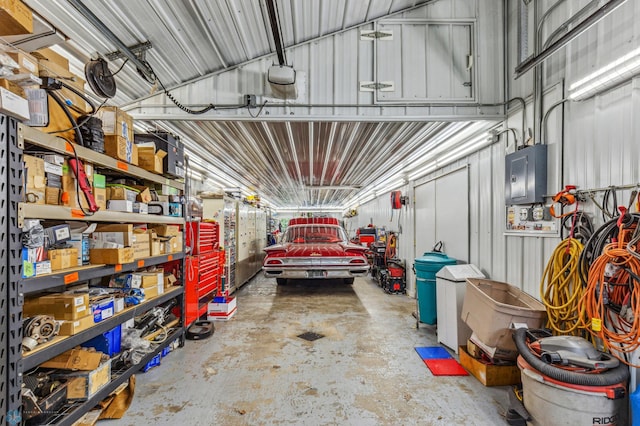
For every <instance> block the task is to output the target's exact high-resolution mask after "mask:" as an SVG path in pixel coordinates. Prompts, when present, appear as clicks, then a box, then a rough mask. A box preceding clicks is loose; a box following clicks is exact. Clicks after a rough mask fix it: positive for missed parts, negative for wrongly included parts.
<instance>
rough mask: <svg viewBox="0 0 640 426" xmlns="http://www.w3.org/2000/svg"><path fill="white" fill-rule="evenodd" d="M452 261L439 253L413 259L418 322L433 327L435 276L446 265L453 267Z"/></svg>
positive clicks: (435, 319) (454, 262) (434, 318)
mask: <svg viewBox="0 0 640 426" xmlns="http://www.w3.org/2000/svg"><path fill="white" fill-rule="evenodd" d="M456 263H457V261H456V259H453V258H451V257H449V256H447V255H446V254H444V253H441V252H427V253H425V254H423V255H422V257H418V258H416V259H415V263H414V264H413V267H414V270H415V273H416V297H417V299H418V320H419V321H420V322H422V323H425V324H430V325H433V324H435V323H436V321H437V319H438V315H437V310H436V274H437V273H438V271H440V269H442V268H443V267H445V266H447V265H455V264H456Z"/></svg>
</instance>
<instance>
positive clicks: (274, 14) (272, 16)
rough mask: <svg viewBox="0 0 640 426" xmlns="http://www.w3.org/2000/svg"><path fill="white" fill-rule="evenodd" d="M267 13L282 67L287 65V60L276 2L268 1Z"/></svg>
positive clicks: (273, 0)
mask: <svg viewBox="0 0 640 426" xmlns="http://www.w3.org/2000/svg"><path fill="white" fill-rule="evenodd" d="M267 11H268V13H269V24H270V25H271V35H272V36H273V43H274V44H275V45H276V54H277V55H278V63H279V64H280V66H281V67H282V66H285V65H287V58H286V56H285V54H284V44H283V42H282V37H281V36H280V33H281V30H280V22H279V21H278V11H277V8H276V4H275V0H267Z"/></svg>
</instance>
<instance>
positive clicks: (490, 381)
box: [458, 346, 520, 386]
mask: <svg viewBox="0 0 640 426" xmlns="http://www.w3.org/2000/svg"><path fill="white" fill-rule="evenodd" d="M458 355H459V357H460V364H461V365H462V366H463V367H464V368H465V370H467V371H468V372H469V373H471V375H472V376H474V377H475V378H476V379H478V380H479V381H480V383H482V384H483V385H485V386H508V385H515V384H518V383H520V369H519V368H518V366H517V365H491V364H485V363H483V362H482V360H479V359H475V358H473V357H472V356H471V355H469V353H468V352H467V348H465V347H464V346H460V348H459V351H458Z"/></svg>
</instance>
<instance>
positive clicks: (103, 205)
mask: <svg viewBox="0 0 640 426" xmlns="http://www.w3.org/2000/svg"><path fill="white" fill-rule="evenodd" d="M93 198H95V200H96V204H97V205H98V207H100V210H106V209H107V189H106V188H93Z"/></svg>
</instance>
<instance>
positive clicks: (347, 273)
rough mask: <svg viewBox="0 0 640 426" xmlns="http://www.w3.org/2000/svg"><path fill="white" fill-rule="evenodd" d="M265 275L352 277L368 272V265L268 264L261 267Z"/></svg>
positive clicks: (271, 276)
mask: <svg viewBox="0 0 640 426" xmlns="http://www.w3.org/2000/svg"><path fill="white" fill-rule="evenodd" d="M262 271H263V272H264V276H265V277H269V278H292V279H310V280H313V279H331V278H352V277H364V276H366V275H367V273H368V272H369V265H362V266H359V267H357V268H350V269H344V267H324V268H323V267H318V268H314V269H302V268H291V267H289V268H283V267H274V266H268V267H263V268H262Z"/></svg>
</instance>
